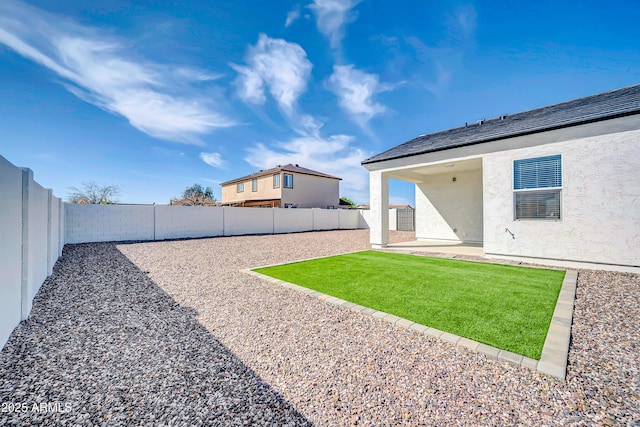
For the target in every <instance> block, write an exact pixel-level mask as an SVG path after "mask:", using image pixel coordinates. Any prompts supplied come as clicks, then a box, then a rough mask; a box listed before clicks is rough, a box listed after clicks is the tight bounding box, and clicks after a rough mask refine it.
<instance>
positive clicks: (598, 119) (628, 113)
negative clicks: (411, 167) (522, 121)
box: [360, 109, 640, 166]
mask: <svg viewBox="0 0 640 427" xmlns="http://www.w3.org/2000/svg"><path fill="white" fill-rule="evenodd" d="M637 114H640V109H639V110H632V111H625V112H622V113H616V114H611V115H609V116H603V117H595V118H591V119H586V120H581V121H577V122H570V123H563V124H560V125H556V126H549V127H544V128H539V129H532V130H528V131H522V132H516V133H513V134H510V135H502V136H498V137H494V138H486V139H481V140H479V141H472V142H468V143H466V144H460V145H454V146H450V147H439V148H435V149H431V150H423V151H419V152H416V153H411V154H400V155H396V156H391V157H385V158H383V159H378V160H369V159H365V160H363V161H362V162H360V164H361V165H363V166H364V165H370V164H373V163H381V162H386V161H389V160H396V159H403V158H406V157H413V156H419V155H421V154H428V153H436V152H438V151H446V150H452V149H454V148H461V147H468V146H471V145H478V144H484V143H487V142H494V141H500V140H503V139H510V138H517V137H520V136H527V135H534V134H537V133H543V132H550V131H554V130H559V129H566V128H569V127H574V126H581V125H586V124H590V123H596V122H602V121H605V120H613V119H618V118H621V117H628V116H634V115H637ZM411 141H412V140H411ZM411 141H407V142H411Z"/></svg>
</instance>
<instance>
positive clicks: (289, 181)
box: [284, 173, 293, 188]
mask: <svg viewBox="0 0 640 427" xmlns="http://www.w3.org/2000/svg"><path fill="white" fill-rule="evenodd" d="M284 188H293V175H291V174H290V173H285V174H284Z"/></svg>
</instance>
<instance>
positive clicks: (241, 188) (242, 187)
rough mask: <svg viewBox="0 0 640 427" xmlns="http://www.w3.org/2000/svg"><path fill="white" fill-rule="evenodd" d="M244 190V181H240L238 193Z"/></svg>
mask: <svg viewBox="0 0 640 427" xmlns="http://www.w3.org/2000/svg"><path fill="white" fill-rule="evenodd" d="M242 192H244V182H239V183H237V184H236V193H242Z"/></svg>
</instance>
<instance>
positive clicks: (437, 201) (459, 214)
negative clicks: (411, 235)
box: [366, 156, 484, 256]
mask: <svg viewBox="0 0 640 427" xmlns="http://www.w3.org/2000/svg"><path fill="white" fill-rule="evenodd" d="M381 163H383V164H380V163H374V164H367V165H366V166H367V168H369V170H370V174H369V176H370V187H369V188H370V196H371V224H370V225H369V226H370V232H371V245H372V247H374V248H389V249H401V248H402V249H405V250H407V249H410V250H412V251H416V250H417V251H425V252H440V253H452V254H461V255H474V256H483V255H484V253H483V246H482V242H483V203H482V201H483V177H482V158H481V157H479V156H475V157H465V158H458V159H446V160H437V161H432V162H424V163H417V164H416V163H415V159H411V164H406V163H409V162H407V159H406V158H404V159H395V160H392V161H391V163H394V164H393V165H389V162H381ZM380 166H382V167H380ZM389 166H395V167H389ZM389 179H397V180H401V181H407V182H412V183H414V184H415V200H416V210H415V230H416V241H414V242H405V243H401V244H393V245H389V232H388V230H389Z"/></svg>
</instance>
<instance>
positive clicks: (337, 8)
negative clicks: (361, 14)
mask: <svg viewBox="0 0 640 427" xmlns="http://www.w3.org/2000/svg"><path fill="white" fill-rule="evenodd" d="M358 3H360V0H314V2H313V3H312V4H310V5H309V8H310V9H311V10H313V12H314V13H315V15H316V26H317V28H318V31H320V33H322V34H323V35H324V36H325V37H327V38H328V39H329V42H330V43H331V47H333V48H337V47H339V46H340V42H341V41H342V39H343V38H344V28H345V25H346V24H347V23H349V22H353V21H355V19H356V17H357V14H356V13H355V12H353V11H352V10H351V9H353V8H354V7H355V6H356V5H357V4H358Z"/></svg>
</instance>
